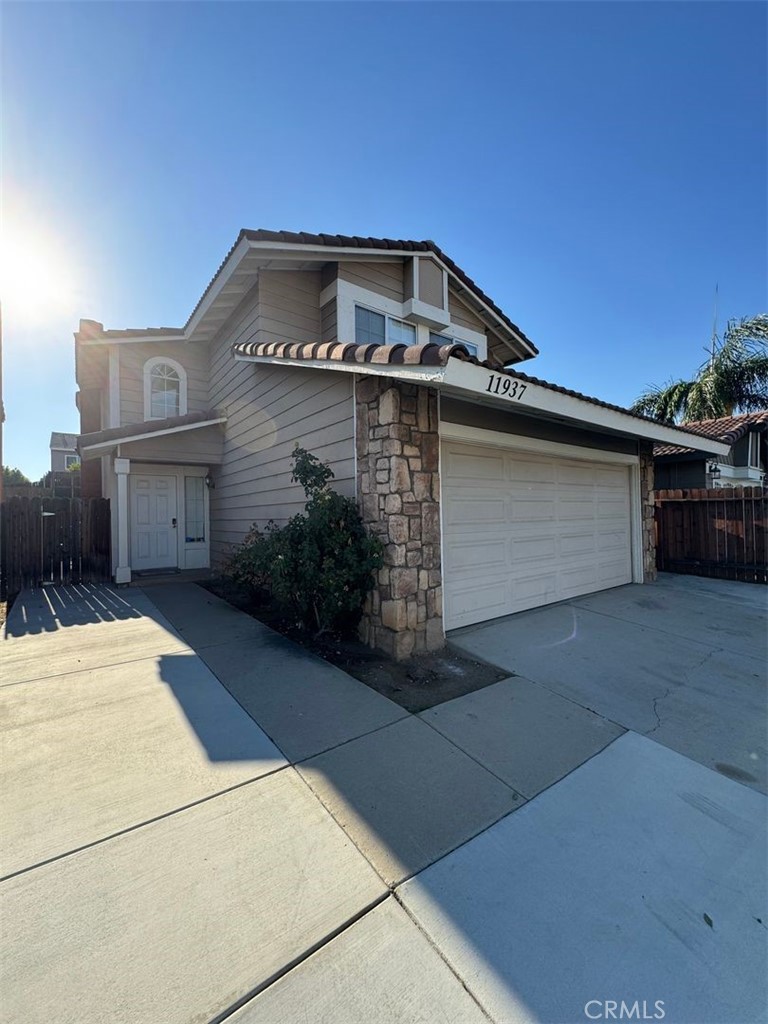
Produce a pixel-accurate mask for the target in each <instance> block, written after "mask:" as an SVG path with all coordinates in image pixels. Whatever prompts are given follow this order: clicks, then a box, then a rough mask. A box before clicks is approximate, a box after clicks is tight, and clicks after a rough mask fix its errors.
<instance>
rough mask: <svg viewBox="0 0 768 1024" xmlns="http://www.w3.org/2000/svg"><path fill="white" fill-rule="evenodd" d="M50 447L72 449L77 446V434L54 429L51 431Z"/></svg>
mask: <svg viewBox="0 0 768 1024" xmlns="http://www.w3.org/2000/svg"><path fill="white" fill-rule="evenodd" d="M49 447H50V448H71V449H72V451H74V450H75V448H77V434H63V433H62V432H61V431H59V430H54V431H53V432H52V433H51V443H50V445H49Z"/></svg>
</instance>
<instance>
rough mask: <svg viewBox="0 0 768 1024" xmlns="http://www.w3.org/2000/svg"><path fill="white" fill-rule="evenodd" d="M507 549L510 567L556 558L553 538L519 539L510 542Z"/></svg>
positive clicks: (555, 544) (555, 540)
mask: <svg viewBox="0 0 768 1024" xmlns="http://www.w3.org/2000/svg"><path fill="white" fill-rule="evenodd" d="M509 549H510V552H509V553H510V563H511V564H512V565H515V564H518V563H526V562H536V561H541V560H545V559H547V558H556V557H557V539H556V538H555V537H521V538H519V539H516V540H510V542H509Z"/></svg>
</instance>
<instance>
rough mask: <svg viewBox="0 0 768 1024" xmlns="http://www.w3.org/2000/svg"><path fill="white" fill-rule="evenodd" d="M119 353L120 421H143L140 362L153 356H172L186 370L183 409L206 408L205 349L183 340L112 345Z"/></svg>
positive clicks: (206, 376)
mask: <svg viewBox="0 0 768 1024" xmlns="http://www.w3.org/2000/svg"><path fill="white" fill-rule="evenodd" d="M116 348H117V351H118V353H119V355H120V424H121V426H124V425H126V424H129V423H142V422H143V421H144V364H145V363H146V361H147V359H151V358H153V357H154V356H167V357H168V358H169V359H175V360H176V362H177V363H180V364H181V365H182V366H183V367H184V369H185V370H186V372H187V412H205V411H206V409H208V372H209V371H208V350H207V347H206V346H204V345H199V344H198V345H196V344H194V343H188V342H184V341H168V342H162V343H158V342H149V343H147V344H143V343H140V344H129V345H118V346H116Z"/></svg>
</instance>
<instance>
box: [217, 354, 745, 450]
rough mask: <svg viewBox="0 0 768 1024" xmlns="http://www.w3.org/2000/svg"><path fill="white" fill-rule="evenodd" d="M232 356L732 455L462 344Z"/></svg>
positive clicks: (696, 433)
mask: <svg viewBox="0 0 768 1024" xmlns="http://www.w3.org/2000/svg"><path fill="white" fill-rule="evenodd" d="M232 352H233V355H234V357H235V359H236V360H240V361H243V362H254V363H282V364H286V363H287V364H288V365H293V366H304V367H313V368H316V369H326V370H337V371H347V372H353V373H363V374H375V375H383V376H387V377H394V378H396V379H397V378H400V379H405V380H409V381H411V382H412V383H415V384H419V383H421V384H427V385H430V386H432V387H438V388H440V389H441V390H443V391H445V392H447V393H451V394H455V395H456V396H457V397H467V398H472V399H474V400H475V401H480V402H483V403H484V404H489V405H494V406H496V407H500V408H501V407H504V408H507V409H508V410H510V411H512V410H514V411H515V412H516V413H520V414H523V415H532V416H543V417H545V418H548V419H554V420H560V421H570V422H573V423H579V424H585V425H588V426H590V427H593V428H594V429H597V430H604V431H607V432H608V433H616V434H622V435H624V436H625V437H635V438H642V439H644V440H649V441H655V442H659V443H667V444H685V445H686V446H687V447H690V448H694V449H697V450H698V451H703V452H706V453H708V454H713V455H725V454H726V453H727V452H728V450H729V448H728V446H727V445H725V444H723V443H722V442H721V441H719V440H715V439H713V438H712V437H711V436H707V434H706V433H705V432H704V431H701V430H697V429H696V428H692V429H688V428H685V429H683V428H680V427H673V426H670V425H668V424H666V423H659V422H658V421H657V420H652V419H649V418H648V417H647V416H640V415H638V414H637V413H633V412H630V410H629V409H624V408H622V407H621V406H619V405H612V404H611V403H610V402H604V401H602V400H601V399H599V398H591V397H590V396H588V395H583V394H580V393H579V392H578V391H572V390H570V389H569V388H564V387H562V386H561V385H559V384H552V383H550V382H549V381H546V380H540V379H539V378H537V377H531V376H529V375H528V374H526V373H521V372H520V371H519V370H513V369H506V368H504V367H503V366H500V365H499V364H498V363H496V362H495V361H488V360H486V361H480V360H479V359H477V358H476V357H475V356H471V355H470V354H469V352H468V351H467V349H466V348H465V347H464V346H463V345H461V344H447V345H437V344H427V345H375V344H374V345H356V344H354V343H341V342H335V343H334V342H332V343H329V344H320V343H315V344H310V343H307V344H290V343H280V342H241V343H238V344H235V345H233V347H232ZM505 378H511V381H517V382H518V385H517V386H514V387H513V386H512V385H511V383H508V384H507V385H506V386H505V385H504V380H505ZM497 381H499V382H500V383H498V384H497Z"/></svg>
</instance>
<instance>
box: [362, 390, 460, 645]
mask: <svg viewBox="0 0 768 1024" xmlns="http://www.w3.org/2000/svg"><path fill="white" fill-rule="evenodd" d="M355 403H356V415H357V433H356V436H357V493H358V498H359V501H360V510H361V513H362V516H363V521H364V522H365V525H366V526H367V527H368V529H369V530H370V531H371V532H372V533H374V534H375V535H376V536H378V537H379V538H380V539H381V542H382V544H383V545H384V566H383V568H382V569H381V570H380V571H379V574H378V580H377V584H376V587H375V588H374V590H373V591H372V593H371V594H370V595H369V597H368V600H367V601H366V605H365V609H364V612H363V619H362V622H361V627H360V629H361V637H362V639H363V640H364V641H365V642H366V643H368V644H370V646H371V647H379V648H381V649H382V650H384V651H386V652H387V653H388V654H389V655H390V656H391V657H394V658H397V659H402V658H407V657H409V656H410V655H411V654H418V653H421V652H423V651H434V650H437V649H438V648H440V647H442V646H443V644H444V643H445V633H444V631H443V618H442V615H443V599H442V576H441V568H440V566H441V561H440V474H439V452H440V447H439V439H438V407H437V392H436V391H435V390H433V389H431V388H427V387H423V386H417V385H415V384H406V383H403V382H401V381H395V380H393V379H392V378H388V377H362V378H358V379H357V382H356V388H355Z"/></svg>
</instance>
